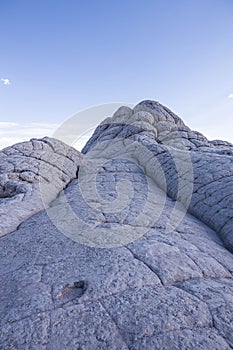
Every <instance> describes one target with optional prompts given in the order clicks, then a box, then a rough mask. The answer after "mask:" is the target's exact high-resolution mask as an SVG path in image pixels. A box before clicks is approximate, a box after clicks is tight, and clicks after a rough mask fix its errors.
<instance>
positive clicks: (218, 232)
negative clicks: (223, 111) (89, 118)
mask: <svg viewBox="0 0 233 350" xmlns="http://www.w3.org/2000/svg"><path fill="white" fill-rule="evenodd" d="M43 140H44V139H43ZM46 140H47V139H46ZM39 142H41V141H39ZM42 142H45V141H42ZM54 142H55V141H54ZM57 142H58V141H57ZM59 144H60V145H62V144H61V143H59ZM17 147H21V146H20V145H18V146H17ZM22 147H23V146H22ZM62 147H64V150H66V151H65V152H64V153H65V154H66V157H65V158H67V146H65V145H64V146H62ZM232 150H233V146H232V145H231V144H229V143H226V142H222V141H212V142H211V141H208V140H207V139H206V138H205V137H204V136H203V135H201V134H200V133H198V132H194V131H191V130H190V129H189V128H188V127H187V126H185V125H184V123H183V121H182V120H181V119H180V118H179V117H177V116H176V115H175V114H173V113H172V112H171V111H170V110H168V109H167V108H166V107H164V106H162V105H160V104H159V103H158V102H154V101H143V102H141V103H140V104H138V105H137V106H136V107H135V108H134V110H131V109H129V108H126V107H122V108H120V109H119V110H118V111H117V112H116V113H115V115H114V116H113V117H112V118H107V119H106V120H104V121H103V122H102V123H101V125H100V126H99V127H97V129H96V131H95V132H94V134H93V136H92V137H91V139H90V140H89V142H88V143H87V145H86V146H85V147H84V149H83V154H84V156H83V159H82V161H81V162H80V155H79V154H78V152H77V153H75V159H74V158H73V160H72V161H73V164H75V166H76V168H75V167H74V173H75V174H76V172H77V167H79V171H78V177H77V179H74V180H72V181H71V182H70V183H69V185H68V186H67V187H66V188H65V189H64V190H63V191H62V192H61V193H60V195H59V196H58V197H57V198H56V199H55V201H53V203H52V204H51V205H50V206H49V207H48V208H47V210H44V211H41V212H39V213H37V214H35V215H33V216H31V217H30V218H28V219H27V220H26V221H24V222H23V223H22V224H21V225H20V226H19V227H18V229H17V230H16V231H14V232H11V233H8V234H7V235H5V236H4V237H2V238H1V239H0V253H1V268H0V274H1V275H0V279H1V284H0V285H1V287H0V308H1V324H0V329H1V335H0V337H1V338H0V348H3V349H52V350H53V349H54V350H55V349H56V350H57V349H67V350H68V349H69V350H70V349H82V350H86V349H88V350H89V349H90V350H92V349H93V350H95V349H113V350H114V349H117V350H118V349H135V350H136V349H140V350H141V349H143V350H144V349H150V350H152V349H153V350H155V349H158V350H161V349H167V350H173V349H177V350H178V349H183V350H189V349H190V350H191V349H202V350H204V349H205V350H206V349H215V350H219V349H221V350H222V349H232V348H233V306H232V305H233V275H232V274H233V255H232V253H231V251H232V250H233V236H232V220H233V212H232V211H233V206H232V202H231V198H232V196H233V187H232V186H231V181H232V171H233V168H232V165H231V164H232V160H233V156H232ZM53 152H54V154H56V153H58V151H55V149H54V151H53ZM53 152H52V153H53ZM72 152H74V151H73V150H72ZM4 153H5V150H4ZM59 154H63V153H62V150H60V151H59ZM72 154H73V153H72ZM8 157H9V159H10V157H11V155H10V154H9V156H6V157H5V158H6V160H5V163H6V164H7V160H8ZM51 157H52V154H51V155H50V157H49V158H51ZM68 158H69V157H68ZM29 159H30V160H31V158H29ZM2 164H4V163H2ZM24 164H25V165H24V167H25V169H27V166H28V164H27V163H24ZM56 164H57V162H56ZM1 166H3V165H1ZM69 169H70V168H69ZM74 173H72V174H74ZM46 174H47V172H45V173H44V175H46ZM44 175H43V176H44ZM47 176H48V174H47ZM57 177H58V178H60V177H59V174H57V173H55V175H54V178H53V181H55V180H56V179H57ZM74 177H75V175H72V176H70V179H72V178H74ZM16 181H18V182H19V178H18V180H16ZM53 181H51V180H50V186H54V185H53ZM69 181H70V180H69V179H67V183H68V182H69ZM59 184H60V182H59ZM63 187H65V186H63ZM63 187H60V189H62V188H63ZM48 189H49V186H48ZM48 189H47V191H45V192H46V193H47V192H48V191H49V190H48ZM55 192H56V194H57V193H58V192H59V186H58V187H56V191H54V192H53V193H55ZM5 193H6V192H5ZM2 197H3V196H2ZM43 197H44V193H43V191H42V198H43ZM54 197H55V195H54ZM51 199H52V196H51V197H50V198H49V200H48V202H49V201H51ZM7 200H8V198H2V203H1V204H0V208H1V207H2V206H3V207H4V206H5V205H6V204H5V203H6V201H7ZM29 201H30V198H29V199H28V200H27V203H28V204H29ZM16 205H17V204H16ZM30 205H31V204H30ZM30 205H29V207H30ZM12 209H13V205H12ZM23 219H24V218H23ZM23 219H22V221H23ZM12 222H13V221H12ZM12 229H14V222H13V223H12ZM10 231H12V230H10V229H9V231H8V232H10ZM226 247H227V248H226Z"/></svg>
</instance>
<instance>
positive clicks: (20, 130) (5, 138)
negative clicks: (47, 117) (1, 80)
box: [0, 122, 59, 149]
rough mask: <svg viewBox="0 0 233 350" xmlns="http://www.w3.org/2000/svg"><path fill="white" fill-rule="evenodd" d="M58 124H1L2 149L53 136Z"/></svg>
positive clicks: (0, 139)
mask: <svg viewBox="0 0 233 350" xmlns="http://www.w3.org/2000/svg"><path fill="white" fill-rule="evenodd" d="M58 126H59V125H58V124H48V123H24V124H18V123H11V122H0V149H3V148H4V147H7V146H12V145H14V144H15V143H17V142H23V141H29V140H30V139H31V138H41V137H44V136H52V135H53V133H54V131H55V130H56V129H57V128H58Z"/></svg>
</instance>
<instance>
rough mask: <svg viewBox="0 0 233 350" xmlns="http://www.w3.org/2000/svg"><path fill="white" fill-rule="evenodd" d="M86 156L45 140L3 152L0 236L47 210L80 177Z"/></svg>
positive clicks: (19, 145)
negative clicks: (82, 162)
mask: <svg viewBox="0 0 233 350" xmlns="http://www.w3.org/2000/svg"><path fill="white" fill-rule="evenodd" d="M81 158H82V155H81V153H80V152H78V151H77V150H75V149H74V148H72V147H68V146H67V145H65V144H64V143H63V142H61V141H58V140H55V139H52V138H48V137H45V138H43V139H41V140H37V139H32V140H31V141H28V142H22V143H18V144H16V145H14V146H12V147H7V148H5V149H3V150H2V151H0V236H3V235H5V234H7V233H9V232H11V231H13V230H15V229H16V228H17V227H18V225H19V224H20V223H21V222H23V221H24V220H25V219H27V218H28V217H29V216H31V215H32V214H34V213H36V212H38V211H40V210H42V209H44V208H47V207H48V205H49V204H50V202H51V201H52V200H54V199H55V198H56V197H57V195H58V194H59V193H60V191H61V190H63V189H64V188H65V187H66V186H67V184H68V183H69V182H70V181H71V180H72V179H74V178H76V175H77V170H78V167H79V164H80V161H81Z"/></svg>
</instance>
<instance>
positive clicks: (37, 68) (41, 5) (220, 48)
mask: <svg viewBox="0 0 233 350" xmlns="http://www.w3.org/2000/svg"><path fill="white" fill-rule="evenodd" d="M0 13H1V21H0V43H1V49H0V79H9V81H10V84H8V82H7V81H1V84H0V128H1V131H0V137H1V140H2V141H1V142H0V146H2V145H4V144H7V143H8V144H10V143H12V142H13V141H18V140H21V139H22V138H24V139H28V138H30V136H42V135H44V134H45V133H47V134H49V133H50V132H51V131H52V130H54V128H56V127H57V126H58V125H60V124H61V123H62V122H63V121H64V120H66V119H67V118H68V117H69V116H72V115H73V114H75V113H77V112H78V111H79V110H82V109H85V108H88V107H90V106H94V105H99V104H103V103H110V102H122V103H137V102H139V101H141V100H143V99H155V100H158V101H160V102H161V103H163V104H165V105H167V106H168V107H169V108H171V109H172V110H173V111H174V112H176V113H178V114H179V116H180V117H182V118H183V119H184V121H185V122H186V124H188V125H189V126H190V127H192V128H194V129H197V130H199V131H200V132H203V133H204V134H206V135H207V136H208V137H209V138H222V139H228V140H231V141H232V142H233V133H232V130H233V118H232V117H233V98H229V97H228V96H229V95H230V94H232V93H233V39H232V33H233V2H232V0H180V1H176V0H154V1H152V0H145V1H131V0H125V1H122V0H119V1H109V0H108V1H106V0H99V1H88V0H87V1H79V0H76V1H75V0H56V1H55V0H49V1H48V0H34V1H31V0H20V1H17V0H11V1H0ZM104 117H105V116H103V118H104Z"/></svg>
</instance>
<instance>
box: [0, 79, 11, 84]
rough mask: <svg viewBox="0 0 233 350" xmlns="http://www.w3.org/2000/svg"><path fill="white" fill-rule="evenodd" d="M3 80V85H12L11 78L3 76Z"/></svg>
mask: <svg viewBox="0 0 233 350" xmlns="http://www.w3.org/2000/svg"><path fill="white" fill-rule="evenodd" d="M1 82H2V84H3V85H10V84H11V82H10V80H9V79H7V78H1Z"/></svg>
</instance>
